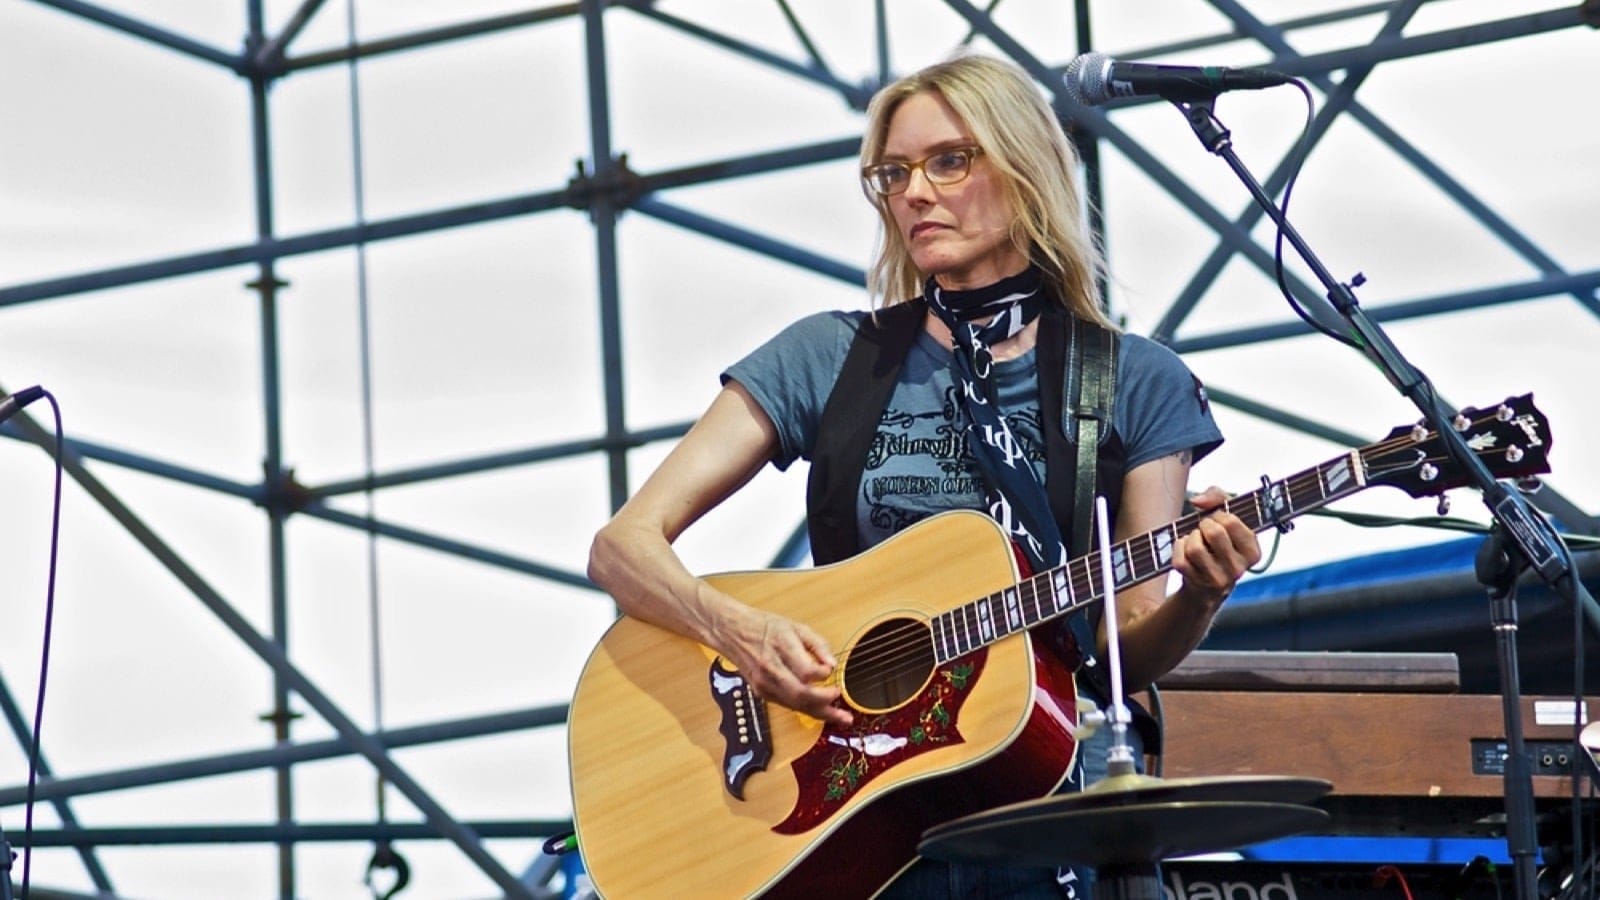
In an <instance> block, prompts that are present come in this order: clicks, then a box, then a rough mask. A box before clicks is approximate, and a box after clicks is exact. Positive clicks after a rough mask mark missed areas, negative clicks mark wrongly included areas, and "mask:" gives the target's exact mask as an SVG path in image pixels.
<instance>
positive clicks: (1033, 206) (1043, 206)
mask: <svg viewBox="0 0 1600 900" xmlns="http://www.w3.org/2000/svg"><path fill="white" fill-rule="evenodd" d="M929 91H931V92H935V93H937V94H938V95H939V96H941V97H943V98H944V101H945V102H946V103H948V104H950V108H951V109H953V110H955V112H956V114H957V115H959V116H960V117H961V119H962V121H963V122H965V123H966V126H967V128H969V129H970V130H971V132H972V136H973V139H974V140H976V141H977V142H978V145H979V146H981V147H982V148H983V156H981V157H980V159H981V160H986V161H987V164H988V165H991V166H993V167H994V171H995V172H996V173H997V174H998V175H999V181H1000V185H1001V191H1002V194H1003V196H1005V198H1006V199H1007V201H1008V202H1009V203H1010V206H1011V209H1012V210H1013V212H1014V213H1015V217H1014V218H1013V219H1012V222H1011V234H1010V237H1011V242H1012V245H1013V246H1015V247H1016V248H1017V250H1018V251H1019V252H1020V253H1021V254H1022V255H1023V256H1025V257H1027V258H1028V259H1029V260H1030V261H1031V262H1033V263H1034V264H1035V265H1037V266H1038V267H1039V268H1040V269H1041V270H1043V272H1044V277H1045V281H1046V282H1047V283H1048V284H1049V286H1050V287H1052V288H1053V289H1054V292H1055V294H1056V296H1057V297H1059V298H1060V300H1061V302H1062V304H1063V305H1065V306H1066V307H1067V309H1069V310H1071V311H1072V312H1073V313H1076V314H1077V315H1079V316H1081V317H1083V318H1086V319H1089V320H1091V321H1094V322H1099V323H1100V324H1103V325H1108V326H1109V325H1111V322H1110V321H1109V320H1108V319H1107V318H1106V315H1105V313H1104V312H1103V311H1102V310H1101V308H1100V304H1099V303H1098V302H1097V299H1096V297H1097V294H1098V289H1097V287H1096V278H1097V277H1098V275H1099V273H1100V254H1099V252H1098V251H1097V249H1096V248H1095V246H1094V243H1093V241H1092V240H1091V239H1090V237H1089V235H1088V232H1087V229H1086V228H1085V227H1084V225H1083V222H1082V220H1081V214H1082V209H1083V201H1082V199H1081V198H1080V197H1079V195H1078V186H1077V182H1076V180H1075V179H1074V173H1075V172H1076V171H1077V168H1078V154H1077V152H1076V151H1074V150H1073V148H1072V144H1071V143H1070V142H1068V140H1067V136H1066V134H1065V133H1063V132H1062V130H1061V123H1060V122H1058V121H1057V120H1056V116H1055V113H1054V112H1053V111H1052V110H1051V108H1050V106H1049V104H1047V103H1046V102H1045V100H1044V97H1043V96H1041V94H1040V92H1039V89H1038V88H1037V87H1036V86H1035V85H1034V83H1033V81H1032V80H1031V79H1030V78H1029V77H1028V75H1027V73H1025V72H1023V71H1022V69H1021V68H1019V67H1017V66H1016V65H1014V64H1012V63H1009V62H1005V61H1003V60H999V59H995V58H992V57H987V56H975V55H974V56H959V57H956V58H954V59H949V60H946V61H944V62H941V63H937V64H935V65H932V66H929V67H927V68H925V69H922V70H921V71H919V72H914V73H912V74H910V75H907V76H905V77H904V78H901V79H899V80H898V81H895V82H894V83H893V84H890V85H889V86H888V87H885V88H884V89H883V90H881V91H879V92H878V93H877V95H876V96H874V97H873V98H872V103H871V104H870V105H869V106H868V107H867V131H866V134H865V136H864V137H863V139H862V141H861V164H862V165H863V166H866V165H871V164H873V163H876V162H879V161H880V159H881V156H882V153H883V146H884V144H885V142H886V141H887V140H888V136H889V122H890V120H891V119H893V118H894V114H895V111H896V110H898V109H899V108H900V104H901V103H903V102H904V101H905V100H906V99H908V98H910V97H912V96H914V95H916V94H921V93H923V92H929ZM868 197H869V198H870V199H872V200H873V204H874V205H875V206H876V207H877V208H878V217H879V219H880V226H881V232H880V235H879V238H880V240H879V247H878V255H877V259H876V260H874V262H873V264H872V268H871V269H870V270H869V271H868V273H867V291H868V293H869V294H870V295H871V297H872V299H873V305H874V306H877V305H879V304H880V303H881V305H884V306H890V305H893V304H896V303H904V302H906V301H908V300H911V299H912V298H914V297H916V296H917V295H919V294H921V293H922V288H923V283H924V282H925V281H926V275H925V274H924V273H922V272H921V271H919V270H918V269H917V266H916V264H915V263H914V262H913V261H912V259H911V252H910V250H909V249H908V248H907V247H906V245H905V238H904V237H903V236H902V235H901V234H900V230H899V228H898V227H897V226H896V225H895V221H894V216H893V214H891V213H890V211H889V204H888V202H887V198H883V197H879V196H877V195H875V194H873V193H872V192H870V191H868Z"/></svg>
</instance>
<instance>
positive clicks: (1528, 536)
mask: <svg viewBox="0 0 1600 900" xmlns="http://www.w3.org/2000/svg"><path fill="white" fill-rule="evenodd" d="M1172 102H1173V105H1175V106H1177V107H1178V108H1179V109H1180V110H1182V111H1183V113H1184V115H1185V117H1186V118H1187V119H1188V121H1189V126H1190V128H1192V129H1193V130H1194V133H1195V136H1196V137H1198V138H1199V139H1200V142H1201V144H1202V145H1204V146H1205V148H1206V150H1207V151H1209V152H1211V153H1212V154H1214V155H1216V156H1219V157H1221V158H1222V159H1223V160H1224V161H1226V162H1227V164H1228V166H1229V168H1231V169H1233V171H1234V173H1235V174H1236V175H1237V176H1238V177H1239V180H1240V181H1242V182H1243V183H1244V185H1245V187H1246V188H1248V189H1249V191H1250V194H1251V196H1252V197H1254V198H1255V201H1256V203H1258V204H1260V206H1261V208H1262V210H1264V211H1265V212H1266V214H1267V215H1268V216H1270V217H1271V218H1272V221H1273V222H1274V223H1275V224H1276V225H1277V226H1278V228H1279V230H1280V232H1281V234H1282V235H1283V238H1284V239H1285V240H1287V241H1288V242H1289V243H1290V244H1291V245H1292V246H1293V247H1294V249H1295V252H1297V253H1298V254H1299V255H1300V258H1301V259H1302V260H1304V261H1305V263H1306V264H1307V265H1308V266H1310V267H1311V270H1312V271H1313V272H1314V273H1315V275H1316V277H1317V279H1318V280H1319V281H1320V282H1321V283H1322V285H1323V287H1324V288H1325V289H1326V290H1327V292H1328V294H1327V296H1328V301H1329V302H1330V303H1331V304H1332V305H1333V308H1334V309H1335V310H1336V311H1338V313H1339V314H1340V315H1341V316H1342V317H1343V318H1344V319H1345V321H1346V323H1348V326H1349V333H1350V336H1352V337H1353V338H1354V339H1355V340H1356V342H1357V343H1358V344H1359V346H1360V349H1361V351H1362V352H1363V353H1364V354H1365V355H1366V356H1367V358H1368V359H1370V360H1371V361H1372V362H1373V363H1374V364H1375V365H1377V366H1378V368H1379V369H1380V370H1381V371H1382V372H1383V373H1384V375H1385V376H1386V377H1387V378H1388V379H1389V382H1390V384H1392V385H1394V387H1395V388H1396V389H1397V390H1399V391H1400V393H1401V394H1403V395H1404V396H1405V397H1406V398H1407V399H1409V400H1411V402H1412V403H1414V404H1416V406H1417V408H1418V409H1419V410H1421V411H1422V415H1423V418H1424V420H1425V421H1427V422H1428V423H1429V424H1431V425H1432V427H1433V429H1434V431H1435V432H1437V433H1438V435H1439V439H1440V442H1441V443H1442V444H1443V446H1444V447H1445V448H1446V449H1447V450H1448V452H1449V453H1450V455H1451V457H1452V458H1453V459H1454V460H1455V462H1456V464H1457V465H1459V466H1460V467H1461V470H1462V471H1463V472H1465V473H1467V476H1468V478H1469V484H1471V485H1473V486H1475V487H1477V488H1478V490H1479V491H1480V492H1481V493H1482V495H1483V498H1484V503H1485V504H1486V505H1487V506H1488V508H1489V512H1490V514H1491V516H1492V517H1493V519H1494V523H1495V529H1494V531H1495V536H1493V537H1491V538H1490V541H1491V542H1492V544H1493V545H1494V546H1492V547H1489V548H1487V549H1486V550H1485V551H1484V552H1483V553H1482V554H1480V556H1481V557H1483V556H1486V557H1489V558H1490V560H1491V561H1499V562H1500V563H1501V564H1500V565H1488V566H1480V567H1479V573H1478V575H1479V580H1480V581H1482V582H1483V583H1484V585H1485V587H1486V588H1487V589H1488V590H1489V596H1490V599H1491V601H1492V604H1491V605H1492V615H1491V619H1492V624H1493V627H1494V632H1495V639H1496V643H1497V650H1498V655H1497V659H1498V663H1499V666H1500V687H1501V705H1502V707H1503V714H1504V720H1505V728H1506V748H1507V757H1506V760H1505V805H1506V822H1507V827H1506V842H1507V846H1508V849H1509V851H1510V855H1511V859H1512V862H1513V863H1514V867H1515V876H1516V888H1517V894H1516V896H1517V898H1518V900H1535V898H1536V896H1537V889H1538V875H1537V872H1536V871H1535V868H1534V858H1535V853H1536V847H1535V838H1534V825H1533V817H1534V806H1533V780H1532V776H1531V773H1530V769H1531V762H1530V760H1529V759H1528V757H1527V750H1526V747H1525V745H1524V742H1523V738H1522V708H1521V700H1520V698H1519V692H1520V683H1519V682H1520V675H1519V672H1518V663H1517V643H1516V637H1517V613H1516V590H1515V585H1516V577H1517V575H1518V574H1519V573H1520V572H1521V571H1522V569H1524V568H1531V569H1532V570H1533V571H1534V572H1536V573H1537V574H1538V576H1539V577H1540V578H1541V579H1543V580H1544V582H1545V584H1547V585H1549V586H1550V589H1551V590H1552V591H1554V592H1556V594H1557V595H1558V596H1561V597H1564V598H1566V600H1567V601H1568V602H1569V603H1573V604H1575V605H1576V604H1578V603H1579V602H1580V601H1579V597H1580V592H1581V591H1583V588H1582V585H1581V584H1580V583H1579V582H1578V580H1577V577H1576V575H1575V573H1574V571H1573V567H1572V562H1571V559H1570V557H1569V556H1568V555H1567V553H1566V548H1565V547H1564V546H1563V545H1562V544H1561V542H1560V539H1559V538H1557V536H1556V534H1555V531H1554V529H1552V528H1551V527H1550V524H1549V523H1548V522H1547V521H1545V519H1544V518H1543V517H1542V516H1540V515H1538V514H1537V513H1535V512H1534V511H1532V510H1531V509H1530V508H1529V507H1528V504H1527V502H1526V500H1524V498H1523V497H1522V495H1521V494H1520V493H1519V492H1517V491H1515V490H1511V489H1508V488H1507V487H1506V486H1505V485H1503V484H1501V483H1500V482H1499V481H1496V480H1495V478H1494V476H1493V475H1492V474H1490V472H1489V470H1488V469H1487V468H1486V467H1485V466H1484V465H1483V462H1482V461H1481V460H1479V459H1478V458H1477V455H1476V454H1474V453H1473V452H1472V451H1471V450H1470V449H1469V448H1468V447H1467V445H1466V442H1465V441H1464V440H1463V439H1462V438H1461V435H1460V433H1459V432H1458V431H1457V430H1456V427H1455V426H1454V423H1453V419H1454V418H1455V414H1454V412H1453V411H1451V410H1448V409H1446V408H1445V407H1444V405H1443V404H1442V403H1441V402H1440V400H1439V398H1438V395H1437V394H1436V393H1435V392H1434V389H1433V385H1432V384H1431V383H1429V381H1428V379H1427V378H1426V377H1425V376H1424V375H1423V374H1422V373H1421V372H1420V371H1418V370H1417V369H1416V368H1415V367H1414V366H1412V365H1411V364H1410V363H1409V362H1407V361H1406V359H1405V357H1404V356H1402V355H1401V354H1400V351H1399V350H1398V349H1397V348H1396V347H1395V346H1394V344H1393V343H1392V342H1391V341H1390V340H1389V338H1388V336H1387V335H1386V334H1384V332H1383V331H1382V330H1381V329H1380V328H1379V327H1378V325H1377V323H1375V322H1373V321H1372V319H1371V318H1369V317H1368V316H1367V315H1366V313H1365V312H1364V311H1363V310H1362V309H1361V307H1360V305H1359V304H1358V303H1357V302H1356V297H1355V293H1354V291H1353V290H1352V289H1351V287H1350V285H1347V284H1343V283H1341V282H1339V281H1338V280H1337V279H1335V278H1334V277H1333V276H1332V275H1331V274H1329V272H1328V270H1327V268H1326V267H1324V266H1323V265H1322V263H1321V261H1320V260H1318V259H1317V256H1316V254H1315V253H1313V252H1312V250H1311V248H1310V247H1309V246H1308V245H1307V244H1306V242H1305V241H1304V240H1303V239H1302V238H1301V237H1300V234H1299V233H1298V232H1297V231H1295V229H1294V227H1293V226H1291V225H1290V224H1289V222H1288V220H1287V218H1286V217H1285V216H1284V215H1283V213H1282V212H1281V211H1280V210H1279V209H1278V206H1277V204H1275V203H1273V201H1272V198H1271V197H1269V196H1267V194H1266V192H1265V191H1264V190H1263V189H1262V187H1261V185H1260V183H1259V182H1257V181H1256V179H1255V177H1254V176H1252V175H1251V174H1250V171H1249V170H1248V169H1247V168H1246V167H1245V165H1244V164H1243V163H1242V162H1240V160H1239V157H1238V156H1237V155H1236V154H1235V153H1234V152H1233V142H1232V138H1231V136H1230V135H1229V133H1228V130H1227V129H1226V128H1225V127H1223V125H1222V123H1221V122H1219V121H1218V120H1217V118H1216V116H1215V114H1214V109H1213V107H1214V104H1215V102H1216V96H1215V94H1213V95H1212V96H1210V97H1206V98H1202V99H1187V98H1186V99H1184V100H1182V101H1179V100H1176V99H1175V100H1173V101H1172ZM1352 281H1354V283H1355V284H1356V285H1357V286H1359V285H1360V284H1361V283H1362V281H1363V279H1362V277H1361V276H1360V275H1357V276H1356V277H1355V278H1354V279H1352ZM1584 596H1587V595H1586V592H1585V593H1584ZM1591 602H1592V601H1591ZM1581 637H1582V636H1581V635H1580V639H1581Z"/></svg>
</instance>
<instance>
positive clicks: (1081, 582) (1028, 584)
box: [850, 435, 1506, 683]
mask: <svg viewBox="0 0 1600 900" xmlns="http://www.w3.org/2000/svg"><path fill="white" fill-rule="evenodd" d="M1416 444H1417V441H1416V440H1414V439H1413V438H1412V437H1411V436H1409V435H1402V436H1396V437H1395V438H1393V439H1389V440H1385V441H1380V442H1379V443H1377V444H1374V445H1372V446H1370V447H1368V448H1364V449H1363V450H1362V451H1360V453H1361V457H1362V459H1363V462H1366V463H1368V466H1367V468H1368V470H1369V472H1373V473H1381V472H1383V471H1386V469H1385V468H1384V466H1383V464H1382V459H1381V457H1382V456H1384V455H1386V454H1388V453H1390V452H1392V451H1393V450H1396V449H1400V450H1410V449H1414V448H1415V447H1416ZM1505 452H1506V451H1504V450H1498V451H1492V452H1491V453H1489V454H1480V455H1500V454H1503V453H1505ZM1443 460H1444V457H1442V456H1434V457H1429V456H1424V457H1423V458H1420V459H1419V458H1417V457H1414V456H1409V455H1408V457H1407V458H1406V459H1404V460H1401V461H1398V462H1396V463H1395V464H1392V465H1391V466H1389V467H1388V469H1387V471H1393V470H1395V469H1404V468H1413V467H1416V466H1418V465H1419V464H1421V463H1422V462H1439V461H1443ZM1321 474H1322V473H1321V467H1316V468H1313V469H1311V470H1307V471H1305V472H1301V473H1296V475H1293V476H1290V477H1289V478H1288V479H1285V480H1284V481H1283V482H1281V484H1283V485H1284V486H1285V487H1286V489H1287V490H1288V491H1289V492H1290V496H1291V498H1292V497H1293V496H1295V495H1298V494H1299V493H1301V492H1302V491H1303V490H1304V489H1306V488H1308V487H1312V486H1315V487H1316V488H1317V489H1318V491H1319V492H1320V490H1321ZM1259 493H1260V492H1253V493H1252V494H1250V495H1247V496H1246V497H1244V498H1231V499H1230V500H1229V501H1228V502H1227V503H1226V504H1225V505H1224V508H1227V509H1229V511H1231V512H1235V513H1236V514H1239V515H1240V518H1241V519H1244V520H1246V521H1247V522H1248V524H1250V525H1251V527H1252V528H1255V529H1258V530H1259V528H1260V527H1261V526H1262V525H1263V524H1264V521H1263V517H1262V513H1261V511H1260V504H1259V502H1257V499H1258V496H1259ZM1239 500H1246V501H1247V503H1246V504H1245V505H1246V506H1247V507H1248V508H1246V509H1242V510H1234V509H1232V508H1231V505H1232V504H1234V503H1236V502H1238V501H1239ZM1206 514H1209V513H1205V514H1201V513H1192V514H1189V515H1186V516H1183V517H1181V518H1180V519H1178V520H1177V521H1175V522H1173V523H1171V524H1170V525H1169V526H1167V527H1166V528H1163V529H1157V531H1155V532H1151V533H1149V534H1147V535H1139V536H1136V537H1134V538H1131V539H1129V540H1127V541H1124V542H1122V543H1120V544H1118V545H1117V549H1123V550H1124V551H1127V550H1131V549H1132V545H1133V544H1134V543H1135V542H1137V541H1138V540H1140V539H1145V540H1150V539H1151V538H1152V537H1153V536H1154V535H1156V534H1158V533H1161V532H1171V533H1174V535H1175V536H1182V535H1186V534H1188V533H1189V532H1190V531H1192V530H1193V529H1194V528H1195V527H1198V523H1199V521H1200V519H1202V518H1204V515H1206ZM1152 560H1153V557H1152ZM1098 562H1099V553H1098V551H1097V552H1095V553H1091V554H1089V555H1087V556H1084V557H1080V558H1079V559H1078V560H1073V561H1072V562H1069V563H1067V564H1066V565H1065V566H1062V567H1058V568H1056V569H1052V570H1048V571H1046V572H1044V573H1040V575H1036V576H1033V577H1031V578H1027V579H1024V580H1023V581H1021V582H1019V583H1018V584H1017V585H1014V586H1013V588H1011V589H1008V590H1015V591H1016V592H1017V594H1018V600H1019V602H1025V601H1032V602H1034V603H1035V607H1034V608H1035V609H1036V610H1042V609H1043V607H1042V606H1040V605H1038V600H1039V597H1040V596H1041V593H1042V592H1041V591H1040V590H1039V587H1038V586H1039V584H1040V583H1041V582H1040V579H1041V578H1045V579H1046V581H1045V582H1043V583H1045V584H1046V585H1047V588H1048V593H1049V594H1050V595H1051V596H1052V597H1053V596H1054V595H1055V590H1054V588H1053V587H1048V585H1049V582H1050V576H1053V575H1054V574H1056V573H1057V572H1059V571H1060V570H1061V569H1063V568H1065V569H1067V570H1068V573H1069V577H1070V580H1071V588H1072V591H1071V593H1072V594H1073V595H1074V596H1076V595H1078V594H1080V593H1083V592H1084V591H1080V590H1079V589H1080V588H1084V589H1086V590H1087V591H1089V593H1090V594H1091V595H1090V596H1088V597H1086V599H1084V600H1082V601H1079V602H1075V603H1072V604H1069V605H1068V606H1065V607H1062V608H1060V609H1059V610H1056V611H1054V612H1051V613H1049V614H1046V615H1044V616H1042V617H1041V618H1040V619H1038V620H1037V621H1036V622H1035V623H1033V624H1042V623H1043V622H1045V621H1049V620H1051V619H1054V618H1058V617H1060V616H1062V615H1065V614H1067V613H1070V612H1073V611H1075V610H1077V609H1081V608H1082V607H1084V606H1086V605H1089V604H1091V603H1093V602H1095V601H1096V600H1097V599H1099V598H1098V595H1097V594H1094V593H1093V589H1094V588H1095V587H1096V584H1095V582H1094V580H1093V579H1092V577H1090V573H1092V572H1093V571H1094V570H1095V566H1097V565H1098ZM1079 563H1082V564H1083V567H1084V569H1085V574H1084V577H1082V578H1080V577H1078V576H1077V575H1076V574H1074V573H1071V567H1072V566H1074V565H1077V564H1079ZM1169 569H1170V566H1163V565H1158V566H1157V570H1156V571H1152V572H1150V573H1149V574H1147V575H1145V576H1143V577H1140V578H1136V579H1130V580H1129V581H1127V582H1126V584H1125V586H1132V585H1134V584H1138V583H1139V582H1141V581H1144V580H1148V579H1149V578H1153V577H1156V576H1158V575H1160V574H1162V573H1163V572H1165V571H1167V570H1169ZM1004 593H1005V592H1004V591H1001V592H997V593H995V594H990V595H988V596H986V597H983V598H980V599H979V600H976V601H973V602H971V603H967V604H962V605H961V606H958V607H956V608H955V609H954V610H950V611H947V612H946V613H944V614H941V615H940V616H938V617H936V618H946V619H947V622H948V624H949V625H951V626H952V627H953V628H955V629H957V630H959V631H960V632H961V635H960V636H961V637H965V638H966V641H965V643H966V644H968V645H969V646H970V647H971V649H969V650H966V651H964V652H961V653H958V654H956V655H955V656H953V657H951V658H952V659H953V658H959V656H963V655H966V654H967V653H971V652H974V651H975V650H977V649H979V648H981V647H984V646H987V645H988V644H991V643H994V642H995V641H996V640H999V639H1000V638H1002V637H1007V636H1009V635H1011V634H1014V633H1015V632H1016V631H1018V630H1022V629H1023V628H1025V627H1031V626H1029V625H1026V624H1025V625H1023V626H1021V627H1018V626H1013V625H1011V624H1010V623H1009V622H1007V623H1006V624H1005V626H1004V629H1005V630H1004V631H1003V633H1002V632H1001V630H1000V629H999V628H996V629H995V631H996V635H995V637H994V638H990V639H986V638H984V637H983V636H982V635H981V633H980V634H978V635H974V634H973V633H972V629H971V628H970V627H969V626H968V625H967V624H966V622H965V617H964V616H963V620H962V622H961V624H959V625H957V624H956V621H955V619H954V618H953V617H952V616H953V614H955V613H957V612H958V611H960V610H962V609H965V608H970V607H973V606H975V605H976V604H978V603H989V604H991V607H992V604H993V603H995V602H996V601H997V600H999V601H1002V602H1003V600H1004V598H1003V594H1004ZM1052 605H1053V604H1052ZM895 638H898V644H897V643H895V640H894V639H895ZM957 640H959V638H957ZM931 643H932V631H931V628H930V627H929V626H928V625H927V624H926V623H924V622H919V621H914V620H907V622H906V624H905V625H904V626H901V627H900V628H898V629H895V631H893V632H886V633H885V634H883V635H878V636H875V638H874V641H873V642H872V644H871V646H870V648H866V647H864V648H861V649H862V651H864V655H865V657H866V658H865V659H862V660H859V661H857V662H856V663H855V665H854V666H850V668H851V669H852V680H854V681H857V683H860V681H862V680H867V679H872V678H886V677H893V678H904V677H906V676H908V675H911V674H914V673H915V672H916V671H918V670H919V669H923V670H925V668H926V667H925V666H924V665H922V664H921V660H922V659H923V658H926V657H928V656H933V657H934V658H935V659H936V660H937V658H938V655H937V654H936V653H933V652H932V651H931V649H930V645H931ZM958 646H959V644H958ZM850 655H851V656H853V654H850ZM857 669H859V671H856V670H857ZM858 675H859V676H860V677H859V678H857V676H858Z"/></svg>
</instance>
